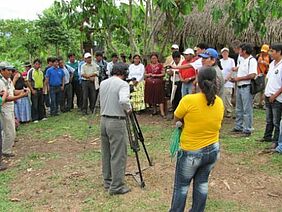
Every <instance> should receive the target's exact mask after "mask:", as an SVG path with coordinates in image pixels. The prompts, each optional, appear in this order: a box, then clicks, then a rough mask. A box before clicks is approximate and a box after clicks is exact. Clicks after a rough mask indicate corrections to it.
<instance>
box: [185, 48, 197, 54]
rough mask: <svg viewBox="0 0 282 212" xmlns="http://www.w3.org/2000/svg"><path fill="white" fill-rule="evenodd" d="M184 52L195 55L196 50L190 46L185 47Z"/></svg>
mask: <svg viewBox="0 0 282 212" xmlns="http://www.w3.org/2000/svg"><path fill="white" fill-rule="evenodd" d="M183 54H192V55H195V52H194V50H193V49H191V48H188V49H185V51H184V52H183Z"/></svg>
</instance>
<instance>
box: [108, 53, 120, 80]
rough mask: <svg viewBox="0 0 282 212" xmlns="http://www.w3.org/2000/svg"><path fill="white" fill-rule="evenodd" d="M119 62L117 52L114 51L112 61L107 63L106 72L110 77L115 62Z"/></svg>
mask: <svg viewBox="0 0 282 212" xmlns="http://www.w3.org/2000/svg"><path fill="white" fill-rule="evenodd" d="M117 62H118V55H117V53H113V54H112V61H111V62H109V63H108V64H107V71H106V74H107V76H108V77H110V76H111V72H112V69H113V66H114V64H116V63H117Z"/></svg>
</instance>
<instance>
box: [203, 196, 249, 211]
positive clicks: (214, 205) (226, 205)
mask: <svg viewBox="0 0 282 212" xmlns="http://www.w3.org/2000/svg"><path fill="white" fill-rule="evenodd" d="M206 211H207V212H208V211H210V212H214V211H216V212H233V211H240V212H245V211H250V208H248V207H246V206H244V205H242V204H239V203H237V202H234V201H227V200H212V199H209V200H208V202H207V207H206Z"/></svg>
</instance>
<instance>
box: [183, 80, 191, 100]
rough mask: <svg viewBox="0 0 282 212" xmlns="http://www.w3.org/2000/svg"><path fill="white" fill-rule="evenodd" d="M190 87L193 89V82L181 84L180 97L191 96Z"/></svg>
mask: <svg viewBox="0 0 282 212" xmlns="http://www.w3.org/2000/svg"><path fill="white" fill-rule="evenodd" d="M192 87H193V82H189V83H182V86H181V94H182V97H183V96H185V95H187V94H191V93H192Z"/></svg>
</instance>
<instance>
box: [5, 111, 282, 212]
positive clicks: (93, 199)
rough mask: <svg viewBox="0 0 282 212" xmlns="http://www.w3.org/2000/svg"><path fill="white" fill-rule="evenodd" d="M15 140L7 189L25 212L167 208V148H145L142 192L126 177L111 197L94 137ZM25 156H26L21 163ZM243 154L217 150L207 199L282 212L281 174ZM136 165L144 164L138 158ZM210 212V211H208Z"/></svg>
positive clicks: (170, 166) (257, 158) (144, 121)
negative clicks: (122, 191)
mask: <svg viewBox="0 0 282 212" xmlns="http://www.w3.org/2000/svg"><path fill="white" fill-rule="evenodd" d="M140 123H141V125H146V124H147V123H149V124H150V125H151V126H153V125H155V124H158V125H160V126H161V127H160V129H161V128H163V129H165V128H167V127H169V126H171V122H163V121H162V120H161V119H157V120H156V119H155V118H154V119H153V118H152V117H151V116H146V117H141V118H140ZM156 134H157V132H155V131H154V130H153V129H152V131H150V130H148V132H146V133H145V138H149V147H150V145H151V143H152V142H154V136H155V135H156ZM18 140H19V142H17V143H16V146H15V151H16V153H17V156H16V158H15V159H13V160H11V161H10V162H9V163H10V165H11V166H12V167H17V166H20V168H19V169H18V171H17V173H16V177H15V179H14V180H13V181H12V183H11V185H10V188H11V194H10V198H11V199H15V200H16V201H19V202H24V204H25V205H28V208H30V209H31V210H34V211H167V210H168V208H169V204H170V201H171V195H172V188H173V177H174V167H175V164H174V161H175V160H174V161H173V162H171V160H170V158H169V153H168V151H167V149H168V148H167V147H168V144H166V145H165V147H166V149H163V146H160V149H158V147H156V148H155V149H153V148H151V152H152V158H153V159H154V166H153V167H151V168H149V169H147V170H146V171H144V179H145V183H146V187H145V189H143V190H142V189H140V188H139V187H138V185H137V184H136V182H135V181H134V180H133V179H132V178H131V177H126V181H127V183H128V184H129V186H130V187H131V188H132V192H130V193H129V194H127V195H124V196H119V197H111V196H109V195H108V194H107V193H106V192H105V190H104V188H103V186H102V180H101V164H100V152H99V138H98V135H97V136H96V137H91V138H89V139H88V141H83V142H82V141H78V140H75V139H73V138H72V137H70V136H69V135H68V134H67V133H66V135H64V136H61V137H58V138H57V139H56V140H54V141H49V142H48V141H44V142H43V141H38V140H34V139H32V138H31V137H21V138H19V139H18ZM167 140H169V138H167ZM225 140H226V139H225ZM164 142H166V143H168V142H167V141H164ZM149 149H150V148H149ZM129 152H130V151H129ZM129 154H130V153H129ZM140 154H142V153H140ZM246 154H247V153H246ZM26 155H31V156H29V158H28V159H26ZM245 156H246V155H245V154H244V153H243V154H242V153H240V154H230V153H229V152H227V151H226V150H224V149H223V150H222V151H221V159H220V160H219V162H218V163H217V165H216V167H215V169H214V171H213V172H212V175H211V178H210V184H209V185H210V186H209V188H210V190H209V201H210V200H214V201H217V202H218V201H219V202H220V201H222V202H227V203H228V202H232V203H234V204H235V206H234V208H233V206H231V208H230V209H228V207H227V209H226V210H224V209H222V210H220V211H275V212H276V211H277V212H278V211H282V189H281V188H282V180H281V175H272V174H269V173H267V172H264V171H262V170H260V169H259V167H260V165H261V164H264V163H265V161H266V160H267V159H266V157H264V156H261V155H258V154H254V155H253V156H252V159H251V161H247V162H245V160H244V157H245ZM267 157H269V156H267ZM249 158H250V157H246V160H249ZM19 164H21V165H19ZM142 164H143V166H147V161H146V159H145V158H144V157H142ZM135 169H136V163H135V158H134V155H133V154H132V153H131V154H130V157H129V159H128V171H132V170H135ZM190 193H191V192H190ZM190 195H191V194H190ZM187 207H188V206H187ZM210 211H214V210H213V209H212V207H211V209H210Z"/></svg>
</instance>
